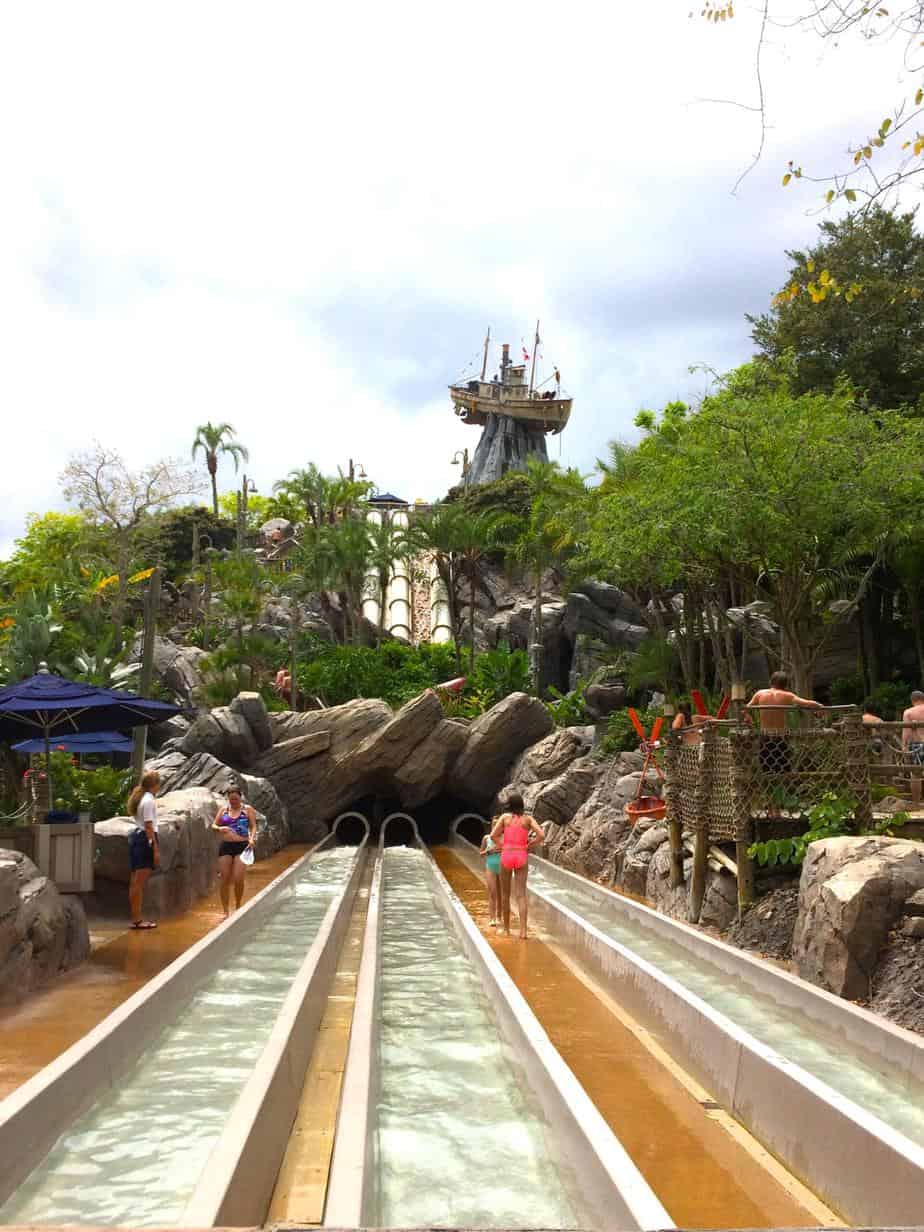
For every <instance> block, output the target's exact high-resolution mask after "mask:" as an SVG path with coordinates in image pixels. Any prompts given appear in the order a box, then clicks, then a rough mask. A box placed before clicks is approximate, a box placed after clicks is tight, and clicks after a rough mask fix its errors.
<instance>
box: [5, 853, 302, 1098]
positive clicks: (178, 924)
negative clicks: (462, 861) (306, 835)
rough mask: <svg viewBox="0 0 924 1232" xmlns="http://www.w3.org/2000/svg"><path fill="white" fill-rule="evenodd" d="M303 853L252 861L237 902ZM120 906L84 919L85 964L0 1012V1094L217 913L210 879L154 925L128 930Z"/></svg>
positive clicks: (200, 933) (182, 947)
mask: <svg viewBox="0 0 924 1232" xmlns="http://www.w3.org/2000/svg"><path fill="white" fill-rule="evenodd" d="M309 850H310V848H309V847H308V846H304V845H301V844H298V845H293V846H290V847H286V848H285V850H284V851H279V852H277V853H276V855H274V856H271V857H270V859H268V860H261V861H260V862H259V863H258V864H255V865H253V867H252V868H251V869H249V870H248V873H247V882H246V888H245V891H244V902H245V903H246V902H247V901H248V900H249V899H251V898H253V896H254V895H255V894H257V893H259V891H260V890H262V889H263V888H264V886H267V885H269V883H270V882H271V881H273V880H274V879H275V878H276V877H278V876H279V874H280V873H282V872H284V871H285V870H286V869H287V868H289V867H290V866H291V865H292V864H294V863H295V861H296V860H299V859H301V857H302V856H303V855H305V854H306V853H307V852H308V851H309ZM232 901H233V898H232ZM127 908H128V903H127V901H126V921H125V923H124V925H122V926H121V927H120V926H119V925H118V924H116V923H114V922H113V921H111V920H106V921H93V920H91V921H90V935H91V940H92V944H93V952H92V953H91V955H90V958H89V959H88V960H87V962H85V963H84V964H83V965H82V966H80V967H77V968H76V969H75V970H74V971H70V972H68V973H67V974H66V975H64V976H62V977H61V978H60V979H58V980H56V981H55V982H54V983H53V984H52V985H50V986H49V987H48V988H46V989H43V990H42V991H41V992H38V993H36V994H35V995H34V996H31V997H29V998H28V1000H26V1001H25V1002H23V1003H22V1004H21V1005H17V1006H13V1007H11V1008H10V1009H6V1010H2V1011H0V1099H3V1098H5V1097H6V1096H7V1095H9V1094H10V1092H11V1091H15V1090H16V1088H17V1087H18V1086H20V1085H21V1084H22V1083H24V1082H26V1081H27V1080H28V1079H29V1078H31V1077H32V1075H33V1074H36V1073H38V1071H39V1070H40V1069H42V1068H43V1067H44V1066H46V1065H48V1063H49V1062H50V1061H53V1060H54V1059H55V1057H57V1056H59V1055H60V1054H61V1053H62V1052H64V1051H65V1049H67V1048H69V1047H70V1046H71V1044H74V1043H76V1042H77V1040H79V1039H80V1038H81V1037H82V1036H84V1035H86V1033H87V1032H88V1031H90V1030H92V1028H93V1027H95V1026H96V1025H97V1023H99V1022H101V1021H102V1020H103V1019H104V1018H105V1017H106V1015H107V1014H110V1013H111V1012H112V1011H113V1010H114V1009H116V1007H117V1006H119V1005H121V1004H122V1002H123V1001H126V1000H127V999H128V998H129V997H130V996H131V995H132V993H134V992H137V990H138V989H139V988H141V987H142V986H143V985H144V984H146V983H147V982H148V980H150V979H153V977H154V976H155V975H157V974H158V973H159V972H161V971H163V969H164V967H166V966H168V965H169V964H170V963H172V962H173V960H174V959H175V958H178V957H179V956H180V955H181V954H183V953H185V951H186V950H188V949H189V947H190V946H191V945H194V944H195V943H196V942H197V941H199V940H200V939H201V938H202V937H204V936H205V934H206V933H207V932H209V931H210V930H211V929H213V928H214V927H215V926H216V925H217V924H220V923H221V922H222V920H223V918H224V917H223V915H222V911H221V905H220V903H219V901H218V887H217V884H216V887H215V892H214V894H212V895H210V896H209V897H208V898H202V899H200V900H199V902H198V903H196V905H195V906H194V907H192V909H191V910H189V911H187V912H184V914H183V915H181V916H177V917H176V918H175V919H168V920H164V921H162V922H161V924H160V926H159V927H158V928H154V929H149V930H139V931H135V930H132V929H131V928H129V927H128V918H127Z"/></svg>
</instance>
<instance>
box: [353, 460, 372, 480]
mask: <svg viewBox="0 0 924 1232" xmlns="http://www.w3.org/2000/svg"><path fill="white" fill-rule="evenodd" d="M357 469H358V470H359V474H357V473H356V472H357ZM349 474H350V483H355V482H356V480H357V479H358V480H359V482H360V483H365V481H366V480H367V479H368V478H369V476H368V475H367V474H366V468H365V467H364V466H363V464H362V462H357V463H354V462H353V459H352V458H350V470H349Z"/></svg>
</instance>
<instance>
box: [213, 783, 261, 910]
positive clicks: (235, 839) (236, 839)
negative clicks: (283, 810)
mask: <svg viewBox="0 0 924 1232" xmlns="http://www.w3.org/2000/svg"><path fill="white" fill-rule="evenodd" d="M212 829H213V830H215V831H217V833H218V834H220V835H221V846H220V847H219V848H218V876H219V877H220V879H221V881H220V885H219V887H218V893H219V894H220V896H221V906H222V910H223V911H224V913H225V919H227V918H228V904H229V902H230V899H231V884H232V882H233V883H234V905H235V907H240V905H241V900H242V899H243V897H244V875H245V874H246V872H247V865H246V864H245V863H244V861H243V860H242V859H241V856H242V855H243V854H244V852H245V851H247V849H248V848H250V847H253V845H254V842H255V841H256V837H257V814H256V813H255V812H254V810H253V809H252V808H251V807H250V805H249V804H245V803H244V800H243V797H242V796H241V793H240V790H239V788H237V787H232V788H231V790H230V791H229V792H228V804H227V807H225V808H223V809H219V810H218V812H217V813H216V814H215V820H214V821H213V822H212Z"/></svg>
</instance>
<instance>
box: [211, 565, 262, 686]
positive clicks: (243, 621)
mask: <svg viewBox="0 0 924 1232" xmlns="http://www.w3.org/2000/svg"><path fill="white" fill-rule="evenodd" d="M214 568H215V578H216V584H217V587H218V589H219V595H218V603H219V608H220V610H221V611H222V613H223V614H224V616H225V617H226V619H227V620H228V622H229V623H230V625H231V627H232V629H233V642H232V645H231V648H230V649H231V650H232V652H233V655H234V660H233V662H232V661H230V660H229V659H228V656H227V655H225V656H224V658H223V659H222V662H221V664H219V666H221V667H229V666H233V667H234V668H235V670H236V673H237V686H238V691H240V690H241V689H243V688H244V685H245V681H244V668H245V667H247V668H248V670H249V676H250V683H251V685H253V684H254V677H255V673H256V664H257V663H258V661H259V660H260V659H261V658H262V657H263V654H264V651H265V644H264V642H265V639H258V640H256V641H255V640H254V639H253V625H254V623H255V622H256V620H257V617H258V616H259V615H260V611H261V610H262V607H263V598H264V594H265V592H266V575H265V574H264V572H263V570H262V569H261V568H260V565H259V564H258V563H257V561H256V560H255V559H254V557H253V556H251V555H250V554H249V553H247V552H242V553H237V554H235V555H234V556H229V557H228V558H227V559H225V560H221V561H218V562H217V563H216V564H215V567H214ZM248 629H249V633H248ZM248 636H249V637H250V640H249V641H248V640H247V639H248Z"/></svg>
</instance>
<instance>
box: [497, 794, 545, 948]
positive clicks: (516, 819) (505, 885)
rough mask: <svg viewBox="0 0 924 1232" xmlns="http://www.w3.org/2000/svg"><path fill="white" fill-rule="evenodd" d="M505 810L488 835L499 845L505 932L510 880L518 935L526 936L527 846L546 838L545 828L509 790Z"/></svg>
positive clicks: (519, 798)
mask: <svg viewBox="0 0 924 1232" xmlns="http://www.w3.org/2000/svg"><path fill="white" fill-rule="evenodd" d="M504 804H505V807H506V809H507V811H506V812H505V813H502V814H501V816H500V817H498V819H497V820H496V821H495V823H494V827H493V829H492V830H491V838H492V840H493V841H494V842H495V843H499V844H500V846H501V913H502V915H503V921H504V933H505V934H506V935H507V936H508V937H509V936H510V894H511V883H512V889H513V893H514V894H515V896H516V902H517V915H518V916H519V919H520V939H521V940H522V941H525V940H526V876H527V873H528V871H529V865H528V860H529V854H528V853H529V849H530V847H532V846H533V845H534V844H536V843H543V842H545V832H544V831H543V829H542V826H540V825H539V822H538V821H536V819H535V817H531V816H530V815H529V813H527V812H526V811H525V804H524V802H523V797H522V796H521V795H520V793H519V792H518V791H511V792H509V793H508V795H507V799H506V800H505V801H504Z"/></svg>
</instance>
